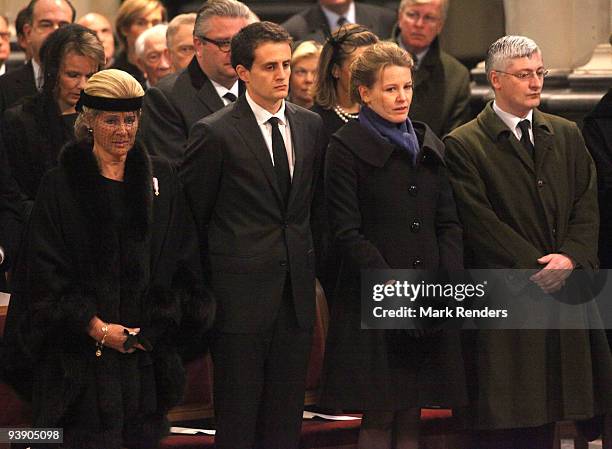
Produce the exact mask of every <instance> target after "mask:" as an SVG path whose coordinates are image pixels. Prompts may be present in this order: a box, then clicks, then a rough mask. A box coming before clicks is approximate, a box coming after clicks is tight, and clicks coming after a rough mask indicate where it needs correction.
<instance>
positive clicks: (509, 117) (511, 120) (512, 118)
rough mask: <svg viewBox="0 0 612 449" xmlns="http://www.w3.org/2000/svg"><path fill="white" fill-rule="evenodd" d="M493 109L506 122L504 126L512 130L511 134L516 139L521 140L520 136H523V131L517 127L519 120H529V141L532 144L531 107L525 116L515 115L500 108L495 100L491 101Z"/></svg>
mask: <svg viewBox="0 0 612 449" xmlns="http://www.w3.org/2000/svg"><path fill="white" fill-rule="evenodd" d="M493 110H494V111H495V113H496V114H497V116H498V117H499V118H500V119H501V120H502V121H503V122H504V123H505V124H506V126H507V127H508V128H509V129H510V131H512V134H514V137H516V139H517V140H519V141H520V140H521V137H522V136H523V132H522V131H521V128H519V126H518V124H519V123H520V122H522V121H523V120H529V123H530V126H529V140H531V143H532V144H534V140H533V109H531V110H530V111H529V113H528V114H527V115H526V116H525V117H517V116H516V115H514V114H511V113H509V112H506V111H504V110H502V109H500V107H499V106H498V105H497V103H496V102H495V101H493Z"/></svg>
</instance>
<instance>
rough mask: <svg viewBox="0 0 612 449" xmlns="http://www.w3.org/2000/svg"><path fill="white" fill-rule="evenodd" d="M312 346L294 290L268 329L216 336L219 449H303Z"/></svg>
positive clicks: (216, 444)
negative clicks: (300, 446)
mask: <svg viewBox="0 0 612 449" xmlns="http://www.w3.org/2000/svg"><path fill="white" fill-rule="evenodd" d="M285 290H288V289H287V286H286V287H285ZM313 301H314V298H313ZM311 344H312V329H301V328H299V326H298V325H297V321H296V318H295V312H294V308H293V304H292V300H291V298H290V297H289V295H288V294H285V299H284V301H283V305H282V306H281V308H280V310H279V313H278V317H277V318H276V320H275V322H274V323H273V325H272V327H271V329H269V330H268V331H266V332H263V333H258V334H228V333H219V334H218V335H217V336H216V337H215V338H214V341H213V343H212V354H213V361H214V399H215V417H216V428H217V434H216V436H215V447H216V448H217V449H252V448H257V449H294V448H296V449H297V447H298V442H299V438H300V429H301V424H302V411H303V409H304V389H305V378H306V369H307V366H308V357H309V355H310V349H311Z"/></svg>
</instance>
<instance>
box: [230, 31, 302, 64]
mask: <svg viewBox="0 0 612 449" xmlns="http://www.w3.org/2000/svg"><path fill="white" fill-rule="evenodd" d="M265 42H275V43H276V42H287V43H288V44H289V46H291V44H292V43H293V40H292V39H291V36H290V35H289V33H288V32H287V30H285V29H284V28H283V27H282V26H280V25H277V24H276V23H272V22H255V23H252V24H250V25H247V26H246V27H244V28H243V29H242V30H240V31H239V32H238V34H236V35H235V36H234V37H233V39H232V67H234V69H235V68H236V67H238V66H239V65H241V66H243V67H246V68H247V70H251V67H252V66H253V61H254V59H255V50H256V49H257V47H259V46H260V45H261V44H263V43H265Z"/></svg>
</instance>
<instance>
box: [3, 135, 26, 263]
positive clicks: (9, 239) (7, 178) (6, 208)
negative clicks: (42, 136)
mask: <svg viewBox="0 0 612 449" xmlns="http://www.w3.org/2000/svg"><path fill="white" fill-rule="evenodd" d="M22 227H23V211H22V207H21V201H20V195H19V188H18V187H17V184H16V183H15V180H14V179H13V176H12V174H11V170H10V167H9V164H8V160H7V158H6V151H5V148H4V144H3V142H2V136H1V135H0V229H1V230H2V231H1V232H0V247H2V248H3V251H4V261H3V262H2V263H1V264H0V272H1V271H7V270H8V269H10V267H11V264H12V263H13V261H14V260H15V257H16V256H17V250H18V248H19V242H20V241H21V231H22Z"/></svg>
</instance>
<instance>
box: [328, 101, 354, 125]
mask: <svg viewBox="0 0 612 449" xmlns="http://www.w3.org/2000/svg"><path fill="white" fill-rule="evenodd" d="M334 112H335V113H336V115H337V116H338V117H340V120H342V121H343V122H344V123H348V121H349V120H351V119H352V120H356V119H357V117H359V113H355V114H350V113H348V112H346V111H345V110H344V109H342V108H341V107H340V106H338V105H335V106H334Z"/></svg>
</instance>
